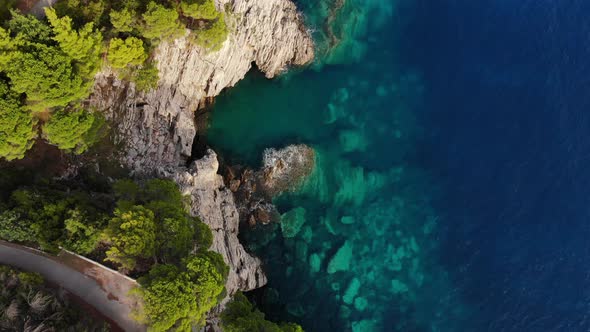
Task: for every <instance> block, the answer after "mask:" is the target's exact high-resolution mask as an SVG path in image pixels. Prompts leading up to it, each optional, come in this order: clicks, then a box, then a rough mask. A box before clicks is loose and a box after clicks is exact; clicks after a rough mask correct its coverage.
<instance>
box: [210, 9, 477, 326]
mask: <svg viewBox="0 0 590 332" xmlns="http://www.w3.org/2000/svg"><path fill="white" fill-rule="evenodd" d="M300 5H301V6H302V8H303V9H304V11H305V13H306V14H307V19H308V22H310V24H312V25H313V24H316V26H317V27H318V29H317V30H316V31H315V32H314V36H315V38H316V41H317V43H318V59H317V60H316V62H315V63H314V64H313V65H312V66H311V67H310V68H308V69H307V70H305V71H303V72H292V73H290V74H287V75H286V76H284V77H281V78H279V79H277V80H273V81H268V80H266V79H264V78H263V77H262V75H259V74H256V73H252V74H250V75H249V76H248V77H247V78H246V79H245V80H244V81H242V82H240V83H239V84H238V86H237V87H235V88H234V89H231V90H230V91H228V92H227V93H225V94H224V95H223V96H221V97H219V98H218V99H217V101H216V105H215V107H214V110H213V113H212V117H211V123H210V127H209V129H208V134H207V135H208V140H209V142H210V144H211V145H212V146H213V147H214V148H215V149H216V150H217V151H219V152H221V153H222V154H223V155H224V156H225V157H226V159H228V160H229V161H230V163H231V162H234V163H246V164H249V165H251V166H256V165H257V164H258V161H259V159H260V158H261V153H262V151H263V149H264V148H267V147H281V146H284V145H286V144H292V143H306V144H309V145H311V146H312V147H314V149H315V150H316V167H315V169H314V171H313V173H312V175H311V176H310V177H309V178H308V179H307V180H306V182H305V183H304V184H303V186H302V187H301V188H298V189H297V190H296V191H294V192H292V193H288V194H284V195H282V196H281V197H278V198H277V199H276V201H275V203H276V204H277V206H278V208H279V210H280V211H281V212H282V213H284V214H283V215H282V217H281V223H280V224H273V225H270V226H257V227H255V228H254V229H252V230H249V231H246V232H245V234H244V235H243V237H244V240H245V243H246V245H247V247H248V248H249V249H250V250H252V251H254V252H255V253H256V254H257V255H258V256H259V257H261V258H262V259H263V261H264V262H265V266H266V271H267V272H268V276H269V280H270V281H269V285H268V287H266V288H265V289H264V290H263V291H262V293H261V294H259V296H258V299H259V300H260V303H261V305H262V308H263V310H264V311H265V312H266V313H267V315H268V317H269V318H271V319H276V320H294V321H297V322H299V323H301V324H302V325H303V326H304V328H306V329H307V330H309V331H335V330H339V331H359V332H360V331H417V330H432V331H444V330H453V327H454V326H458V324H459V323H460V322H461V321H462V320H463V317H467V316H468V315H467V314H466V313H465V312H463V310H464V309H463V308H462V306H461V305H460V303H459V299H458V298H457V296H455V294H454V293H453V290H452V289H451V287H452V286H451V284H450V280H449V277H448V275H447V273H446V271H445V270H444V268H443V267H442V266H440V264H439V263H438V253H437V247H438V223H439V217H438V216H437V213H436V211H434V209H433V208H432V204H431V202H432V199H433V198H434V197H433V196H435V195H437V190H436V188H435V184H434V183H433V182H432V181H431V178H430V176H429V175H428V172H427V171H426V170H424V169H423V167H422V165H421V164H420V159H421V157H420V155H419V153H417V152H419V150H420V149H419V147H418V146H419V145H420V142H421V141H422V140H423V138H424V129H423V128H422V126H421V125H420V121H419V117H420V112H421V108H422V107H423V93H424V86H423V82H422V78H421V75H420V72H419V71H416V70H414V69H412V68H407V67H404V66H402V65H401V64H400V63H398V62H397V61H396V59H397V53H396V52H397V50H396V40H397V38H398V36H397V33H398V31H400V29H401V22H397V21H396V20H395V18H396V17H399V14H398V13H397V12H396V10H397V5H396V4H394V3H391V2H380V1H373V2H370V3H367V4H364V5H363V6H361V4H360V3H355V2H350V3H349V4H346V5H345V6H344V7H342V8H339V9H335V8H333V7H331V6H333V5H334V3H331V2H326V3H325V4H324V5H325V6H324V7H322V6H309V7H308V5H307V4H306V3H300ZM361 8H363V10H361ZM314 10H319V11H317V12H316V11H314ZM331 11H335V13H337V14H334V13H331ZM314 15H316V16H314ZM331 15H332V16H333V17H332V16H331ZM327 24H330V25H331V29H332V30H331V31H329V32H327V28H326V25H327ZM328 35H330V36H328ZM330 40H331V41H330ZM334 40H339V41H340V42H339V43H336V44H331V43H332V42H334Z"/></svg>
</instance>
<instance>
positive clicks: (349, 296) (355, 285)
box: [342, 278, 361, 304]
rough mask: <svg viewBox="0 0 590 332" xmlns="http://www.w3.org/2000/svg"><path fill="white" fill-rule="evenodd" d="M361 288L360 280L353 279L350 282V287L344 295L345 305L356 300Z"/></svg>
mask: <svg viewBox="0 0 590 332" xmlns="http://www.w3.org/2000/svg"><path fill="white" fill-rule="evenodd" d="M360 288H361V282H360V281H359V280H358V278H354V279H352V280H351V281H350V284H348V287H347V288H346V291H345V292H344V295H343V296H342V301H344V303H346V304H352V302H353V301H354V298H355V297H356V296H357V294H358V293H359V290H360Z"/></svg>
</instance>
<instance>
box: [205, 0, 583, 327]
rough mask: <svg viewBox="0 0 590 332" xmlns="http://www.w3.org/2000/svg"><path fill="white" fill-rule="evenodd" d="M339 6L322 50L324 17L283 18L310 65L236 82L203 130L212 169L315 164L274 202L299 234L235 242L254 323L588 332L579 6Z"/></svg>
mask: <svg viewBox="0 0 590 332" xmlns="http://www.w3.org/2000/svg"><path fill="white" fill-rule="evenodd" d="M345 3H346V5H345V6H344V7H343V9H341V11H340V15H336V16H335V17H336V18H335V19H333V20H330V21H329V22H331V24H332V25H333V33H334V34H335V35H337V36H338V37H339V38H337V39H339V40H342V42H341V44H340V45H341V46H340V47H339V48H330V47H329V46H326V43H327V41H326V40H328V39H330V38H326V36H325V34H326V32H325V31H326V29H325V22H326V17H328V16H329V12H330V10H329V9H330V5H331V1H323V2H318V1H309V0H307V1H304V0H301V1H299V3H298V4H299V6H300V8H301V9H302V10H303V11H304V13H305V14H306V17H307V21H308V24H309V25H310V26H311V27H312V28H314V37H315V38H316V41H317V43H318V48H319V50H320V52H319V56H318V59H317V61H316V63H315V64H314V65H313V66H311V67H310V68H308V69H307V70H305V71H303V72H297V73H291V74H288V75H287V76H286V77H283V78H281V79H278V80H273V81H268V80H266V79H264V78H263V77H261V76H260V75H259V74H256V73H252V74H251V75H250V76H249V77H248V78H247V79H246V80H245V81H243V82H242V83H240V84H238V86H237V87H236V88H234V89H231V90H230V91H229V92H227V93H226V94H224V95H223V96H221V97H220V98H219V99H218V100H217V102H216V106H215V109H214V110H213V114H212V119H211V124H210V129H209V134H208V138H209V143H210V144H211V145H212V146H213V147H214V148H216V149H217V150H218V151H220V152H221V153H222V154H224V155H225V156H226V158H227V159H228V160H232V161H234V162H242V163H246V164H250V165H253V166H255V165H256V164H257V161H258V160H259V159H260V154H261V153H262V150H263V149H264V148H265V147H271V146H272V147H281V146H284V145H285V144H289V143H298V142H303V143H307V144H310V145H311V146H313V147H314V148H315V149H316V151H317V155H318V159H317V166H316V171H315V172H314V174H313V175H312V177H311V178H310V180H309V181H308V182H307V183H306V184H305V185H304V186H303V187H302V188H300V189H299V190H298V191H297V192H295V193H291V194H288V195H284V196H283V197H280V198H279V199H277V201H276V203H277V205H278V207H279V209H281V212H285V213H286V212H289V211H299V212H301V211H303V210H305V213H304V214H303V216H304V217H301V218H303V219H304V220H305V221H304V223H303V226H302V228H301V231H300V232H299V233H298V234H297V235H296V236H295V237H286V236H285V233H284V232H282V231H281V227H280V226H278V225H274V226H271V227H266V228H261V229H256V230H254V231H251V232H248V231H246V232H245V241H246V243H247V246H248V247H249V248H250V249H251V250H253V251H254V252H256V253H257V254H258V255H259V256H260V257H261V258H262V259H263V261H264V262H265V263H266V269H267V271H268V274H269V279H270V281H269V286H268V287H266V288H265V290H263V295H259V296H256V297H255V298H256V299H258V300H259V301H260V303H259V304H260V305H261V307H262V308H263V309H264V311H265V312H266V313H267V316H268V317H269V318H271V319H276V320H280V319H289V320H294V321H297V322H299V323H301V324H303V325H304V327H305V328H306V329H307V330H308V331H350V330H352V331H355V332H360V331H363V332H364V331H367V332H370V331H532V332H536V331H568V332H569V331H574V332H575V331H589V330H590V317H588V315H589V313H590V139H589V138H588V136H590V135H589V134H590V115H589V114H590V113H588V112H589V110H590V2H588V1H583V0H572V1H562V0H543V1H539V0H523V1H505V0H502V1H501V0H478V1H472V0H446V1H442V0H413V1H411V0H404V1H398V2H392V1H379V0H366V1H360V0H349V1H347V2H345ZM302 209H303V210H302ZM294 215H297V213H295V212H292V213H286V214H285V217H284V220H283V222H284V223H289V222H293V220H294V217H293V216H294ZM299 215H301V214H299ZM295 219H296V218H295ZM295 223H297V222H295ZM343 248H344V249H343ZM350 248H352V250H350V251H349V249H350ZM400 250H401V253H400ZM340 251H342V252H343V253H342V255H340V257H338V259H335V258H334V257H335V256H339V255H338V252H340ZM343 256H347V257H343ZM333 260H339V261H340V262H335V263H332V261H333ZM338 263H340V264H338ZM337 265H339V266H340V268H337V267H335V266H337ZM261 299H262V300H261Z"/></svg>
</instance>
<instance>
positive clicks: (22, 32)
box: [7, 11, 51, 46]
mask: <svg viewBox="0 0 590 332" xmlns="http://www.w3.org/2000/svg"><path fill="white" fill-rule="evenodd" d="M10 13H11V18H10V20H8V22H7V28H8V30H9V31H10V32H11V36H12V38H14V40H15V43H16V44H18V45H19V46H25V45H27V44H47V43H49V42H51V29H50V28H49V27H48V26H47V25H46V24H44V23H43V22H41V21H39V20H38V19H37V18H35V17H34V16H32V15H21V14H19V13H18V12H17V11H11V12H10Z"/></svg>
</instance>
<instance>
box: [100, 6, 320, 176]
mask: <svg viewBox="0 0 590 332" xmlns="http://www.w3.org/2000/svg"><path fill="white" fill-rule="evenodd" d="M217 6H218V8H219V9H220V10H223V11H225V12H226V15H225V16H226V21H227V24H228V27H229V29H230V31H231V32H230V34H229V36H228V39H227V40H226V41H225V42H224V44H223V46H222V47H221V49H220V50H218V51H215V52H208V51H206V50H204V49H202V48H200V47H198V46H195V45H192V44H190V43H189V41H188V38H186V37H184V38H180V39H177V40H175V41H173V42H163V43H161V44H160V45H159V46H158V47H157V49H156V51H155V61H156V62H157V67H158V70H159V72H160V80H159V82H158V88H157V89H155V90H151V91H150V92H148V93H141V92H137V91H136V90H135V88H134V86H133V84H129V83H123V82H121V81H119V80H118V79H117V78H116V77H115V76H114V75H113V74H112V73H111V72H109V71H104V72H102V73H100V74H99V75H98V76H97V79H96V84H95V87H94V94H93V96H92V97H91V99H90V104H91V105H92V106H95V107H96V108H97V109H98V110H100V111H103V112H104V113H105V114H106V116H107V118H108V119H109V120H113V121H112V123H114V124H116V126H117V128H114V129H116V130H115V132H116V136H117V137H115V139H116V140H117V141H119V142H122V143H123V144H124V145H125V148H124V149H122V150H123V151H124V152H122V156H121V160H122V163H123V164H124V165H125V166H130V167H131V169H132V170H133V171H135V172H136V173H140V174H141V173H150V172H154V171H155V170H157V169H161V168H163V167H175V166H178V165H179V164H183V163H184V161H185V160H186V158H187V157H189V156H190V154H191V148H192V143H193V139H194V137H195V134H196V126H195V122H194V112H195V111H196V110H197V109H198V107H199V105H202V103H203V102H204V101H205V99H206V98H208V97H215V96H217V95H218V94H219V93H220V92H221V91H222V90H223V89H225V88H227V87H231V86H234V85H235V84H236V83H237V82H238V81H239V80H241V79H242V78H243V77H244V76H245V75H246V73H247V72H248V71H249V70H250V68H251V67H252V64H253V63H256V65H257V66H258V68H259V69H260V70H261V71H262V72H264V73H265V75H266V77H268V78H272V77H275V76H276V75H278V74H279V73H281V72H282V71H284V70H285V69H287V68H288V66H290V65H302V64H305V63H308V62H310V61H311V60H312V59H313V56H314V52H313V41H312V39H311V36H310V34H309V32H308V31H307V30H305V28H304V26H303V24H302V18H301V16H300V14H299V13H298V12H297V8H296V6H295V4H294V3H293V2H291V1H290V0H217ZM187 35H188V31H187Z"/></svg>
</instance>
